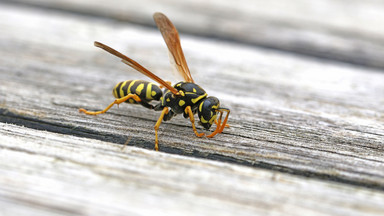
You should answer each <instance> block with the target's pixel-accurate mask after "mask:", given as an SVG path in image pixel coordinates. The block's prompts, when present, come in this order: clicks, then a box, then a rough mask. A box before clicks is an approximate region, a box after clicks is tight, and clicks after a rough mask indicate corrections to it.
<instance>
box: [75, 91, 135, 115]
mask: <svg viewBox="0 0 384 216" xmlns="http://www.w3.org/2000/svg"><path fill="white" fill-rule="evenodd" d="M130 98H133V99H134V100H135V101H136V102H138V103H140V102H141V99H140V98H139V96H137V95H135V94H128V95H127V96H124V97H122V98H119V99H116V100H115V101H113V103H111V104H110V105H109V106H107V108H105V109H104V110H102V111H98V112H90V111H87V110H85V109H83V108H81V109H79V112H83V113H85V114H87V115H98V114H102V113H105V112H107V111H108V110H109V109H110V108H111V107H112V106H113V105H115V104H121V103H123V102H125V101H127V100H128V99H130Z"/></svg>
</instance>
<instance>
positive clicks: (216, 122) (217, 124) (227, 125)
mask: <svg viewBox="0 0 384 216" xmlns="http://www.w3.org/2000/svg"><path fill="white" fill-rule="evenodd" d="M215 124H216V126H219V122H218V121H217V119H215ZM225 127H226V128H230V126H229V124H225Z"/></svg>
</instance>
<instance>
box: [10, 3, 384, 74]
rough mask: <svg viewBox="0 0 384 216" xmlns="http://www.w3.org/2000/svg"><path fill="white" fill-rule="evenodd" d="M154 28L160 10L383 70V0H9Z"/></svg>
mask: <svg viewBox="0 0 384 216" xmlns="http://www.w3.org/2000/svg"><path fill="white" fill-rule="evenodd" d="M7 2H12V3H15V2H18V3H20V4H22V5H30V6H38V7H44V8H47V9H54V10H61V11H69V12H71V13H73V12H74V13H79V14H81V15H91V16H96V17H100V16H103V17H107V18H112V19H115V20H120V21H128V22H133V23H138V24H141V25H147V26H154V24H153V21H152V14H153V13H154V12H157V11H160V12H163V13H165V14H167V15H168V16H170V18H171V19H172V20H173V21H174V22H175V24H176V26H178V28H179V30H181V31H182V32H186V33H190V34H195V35H199V36H208V37H213V38H220V39H224V40H229V41H235V42H239V43H244V44H247V45H255V46H260V47H265V48H269V49H277V50H283V51H288V52H294V53H297V54H302V55H306V56H307V55H309V56H314V57H317V58H323V59H331V60H337V61H343V62H348V63H351V64H357V65H364V66H369V67H376V68H381V69H383V68H384V61H382V59H383V58H384V45H383V44H384V30H383V28H382V26H384V15H383V13H382V11H383V10H384V3H383V2H381V1H377V0H366V1H357V0H353V1H348V2H346V1H344V0H323V1H321V2H313V1H305V0H292V1H289V2H287V1H284V0H270V1H268V2H266V1H255V0H238V1H236V3H234V2H232V1H226V2H223V1H220V0H210V1H209V2H206V1H196V0H185V1H177V0H163V1H158V0H141V1H134V0H118V1H113V2H108V1H103V0H92V1H91V0H83V1H76V0H56V1H50V0H11V1H10V0H7Z"/></svg>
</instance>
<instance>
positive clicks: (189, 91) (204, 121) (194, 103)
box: [79, 13, 230, 151]
mask: <svg viewBox="0 0 384 216" xmlns="http://www.w3.org/2000/svg"><path fill="white" fill-rule="evenodd" d="M153 19H154V20H155V22H156V25H157V27H158V29H159V30H160V32H161V34H162V36H163V38H164V40H165V43H166V44H167V47H168V50H169V52H170V58H171V61H172V62H174V63H175V65H176V69H177V71H178V72H179V73H180V74H181V75H182V76H183V77H184V81H181V82H178V83H176V84H175V85H174V86H173V87H172V86H171V84H170V83H169V82H166V81H164V80H163V79H161V78H159V77H158V76H156V75H155V74H153V73H152V72H150V71H149V70H147V69H146V68H145V67H143V66H142V65H140V64H139V63H137V62H136V61H134V60H132V59H131V58H129V57H127V56H125V55H123V54H122V53H120V52H118V51H116V50H115V49H113V48H111V47H109V46H107V45H105V44H102V43H100V42H97V41H95V43H94V45H95V46H96V47H99V48H101V49H103V50H105V51H107V52H109V53H110V54H112V55H114V56H117V57H119V58H120V59H121V61H122V62H123V63H125V64H127V65H129V66H130V67H132V68H133V69H135V70H137V71H139V72H141V73H143V74H144V75H146V76H147V77H149V78H151V79H152V80H154V81H156V82H157V83H158V84H160V86H157V85H156V84H154V83H150V82H147V81H143V80H127V81H124V82H120V83H118V84H117V85H116V86H115V87H114V88H113V95H114V96H115V98H116V100H115V101H114V102H113V103H111V104H110V105H109V106H108V107H107V108H105V109H104V110H102V111H98V112H91V111H87V110H85V109H82V108H81V109H79V111H80V112H83V113H85V114H88V115H98V114H101V113H105V112H106V111H107V110H109V109H110V108H111V107H112V106H113V105H115V104H121V103H123V102H127V103H132V104H141V105H142V106H143V107H145V108H148V109H151V110H155V111H161V114H160V117H159V119H158V120H157V122H156V124H155V136H156V137H155V150H156V151H158V150H159V141H158V130H159V127H160V124H161V122H162V121H163V120H164V121H168V120H170V119H172V117H174V116H176V115H177V114H183V116H184V118H189V119H190V121H191V123H192V129H193V132H194V133H195V134H196V136H198V137H202V136H206V137H208V138H212V137H214V136H215V135H216V134H218V133H221V132H223V130H224V128H225V127H226V126H228V125H227V120H228V116H229V113H230V110H229V109H228V108H223V107H220V102H219V99H217V98H216V97H212V96H210V97H208V95H207V93H206V92H205V91H204V89H203V88H201V87H200V86H199V85H197V84H195V82H194V81H193V79H192V76H191V73H190V71H189V68H188V65H187V62H186V60H185V57H184V53H183V50H182V48H181V44H180V38H179V33H178V32H177V30H176V28H175V26H174V25H173V24H172V22H171V21H170V20H169V19H168V18H167V17H166V16H165V15H164V14H162V13H155V14H154V15H153ZM163 87H165V89H164V90H163V91H162V90H161V88H163ZM152 100H154V101H159V103H158V104H156V105H152V104H150V102H151V101H152ZM196 112H197V114H198V117H199V120H200V121H199V124H201V125H202V126H203V127H204V128H205V129H206V130H209V128H211V126H212V124H213V123H215V124H216V125H217V126H216V129H215V130H214V131H213V132H212V133H211V134H209V135H207V134H205V133H199V132H198V131H197V129H196V126H195V119H194V115H195V114H196ZM224 112H226V113H227V114H226V116H225V118H224V121H222V118H223V113H224ZM218 116H219V117H218Z"/></svg>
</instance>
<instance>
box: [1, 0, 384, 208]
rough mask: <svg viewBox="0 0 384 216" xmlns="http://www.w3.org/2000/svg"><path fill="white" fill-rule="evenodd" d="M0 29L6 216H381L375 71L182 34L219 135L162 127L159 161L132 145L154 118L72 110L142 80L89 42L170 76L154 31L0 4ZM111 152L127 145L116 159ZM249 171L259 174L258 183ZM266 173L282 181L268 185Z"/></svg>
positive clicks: (137, 112) (181, 125) (135, 109)
mask: <svg viewBox="0 0 384 216" xmlns="http://www.w3.org/2000/svg"><path fill="white" fill-rule="evenodd" d="M176 27H177V25H176ZM0 29H2V32H4V33H3V34H0V47H1V49H0V55H1V58H0V122H3V123H2V124H1V129H0V133H1V136H0V138H1V139H2V142H1V146H0V148H1V151H0V154H1V155H2V158H5V159H4V160H0V163H1V165H0V169H1V170H2V172H3V173H4V175H1V177H0V180H1V183H0V186H1V187H2V189H0V191H1V195H0V196H1V197H2V198H1V199H0V202H2V203H3V204H4V205H5V206H7V207H8V208H7V209H8V210H7V213H9V215H15V214H13V213H15V212H14V211H16V213H24V214H25V212H28V210H30V209H35V210H34V212H36V213H35V214H36V215H39V211H41V212H47V211H48V212H53V213H52V214H58V215H60V214H61V215H62V214H66V215H70V214H85V215H95V214H96V213H99V214H104V213H110V214H114V215H119V214H121V213H120V212H122V211H128V210H129V209H127V208H128V207H127V206H126V203H125V202H124V201H126V200H127V202H128V203H134V204H133V205H132V206H136V205H137V206H136V207H134V209H133V210H132V214H133V215H134V214H137V215H141V214H148V213H152V212H153V211H155V209H159V208H161V207H164V209H171V210H172V211H164V212H166V213H169V212H173V211H174V212H176V213H179V212H181V209H185V212H184V211H183V213H186V214H188V213H190V214H194V213H196V214H200V213H202V212H203V213H204V212H207V214H209V215H212V214H215V213H217V214H219V213H220V214H224V215H226V214H228V215H230V214H231V213H234V212H236V214H237V213H238V210H239V209H240V210H241V211H240V213H241V212H243V213H244V215H247V214H255V213H256V214H261V215H264V214H265V213H268V212H270V211H271V214H277V215H282V214H284V215H286V214H290V213H292V212H296V210H297V212H299V213H302V214H308V213H311V215H312V214H315V213H316V214H319V215H320V214H331V215H345V214H348V215H368V214H372V215H380V214H381V213H382V212H383V209H382V205H381V204H380V203H382V201H383V189H384V176H383V173H384V163H383V160H384V157H383V156H384V145H383V144H384V139H383V138H384V124H383V122H384V116H383V111H384V108H383V107H384V100H383V98H384V97H383V96H384V86H383V85H382V83H384V73H382V71H380V70H375V69H370V68H364V67H356V66H353V65H350V64H344V63H335V62H334V61H326V60H319V59H316V58H311V57H303V56H298V55H295V54H289V53H285V52H279V51H272V50H266V49H262V48H256V47H248V46H243V45H239V44H233V43H227V42H223V41H215V40H208V39H201V38H197V37H192V36H188V35H183V34H182V35H181V40H182V45H183V48H184V52H185V55H186V58H187V61H188V63H189V67H190V70H191V72H192V76H193V78H194V80H195V81H196V82H197V83H199V84H200V85H201V86H202V87H204V89H205V90H206V91H207V92H208V94H209V95H214V96H216V97H218V98H219V99H220V100H221V103H222V104H223V105H225V106H226V107H229V108H230V109H231V111H232V112H231V116H230V120H229V124H230V125H231V127H230V128H229V129H226V130H225V131H224V133H223V134H221V135H218V136H216V137H215V138H213V139H208V138H197V137H196V136H195V135H194V134H193V132H192V129H191V127H190V123H189V121H188V120H186V119H183V118H182V117H176V118H174V119H172V121H170V122H165V123H163V124H162V125H161V129H160V136H159V139H160V150H161V151H162V152H160V153H157V152H154V151H147V150H144V149H143V148H147V149H153V145H154V130H153V126H154V124H155V122H156V120H157V118H158V115H159V113H156V112H151V111H148V110H146V109H143V108H142V107H140V106H133V105H125V104H124V105H121V106H120V108H119V109H118V108H117V107H114V108H113V109H111V111H109V112H108V113H107V114H104V115H99V116H86V115H83V114H80V113H78V108H80V107H84V108H87V109H91V110H100V109H103V108H104V107H106V106H107V105H108V104H109V103H110V102H112V101H113V96H112V94H111V91H112V88H113V86H114V85H115V84H116V83H118V82H119V81H123V80H127V79H145V77H143V76H142V75H141V74H140V73H138V72H135V71H133V70H131V69H129V68H128V67H127V66H125V65H124V64H122V63H121V62H119V60H118V59H116V58H114V57H112V56H110V55H108V54H107V53H105V52H103V51H101V50H99V49H97V48H95V47H93V41H95V40H98V41H101V42H104V43H106V44H108V45H110V46H111V47H114V48H116V49H117V50H119V51H121V52H123V53H125V54H127V55H128V56H129V57H131V58H133V59H134V60H136V61H138V62H140V63H141V64H142V65H143V66H145V67H147V68H148V69H150V70H151V71H153V72H154V73H156V74H157V75H159V76H160V77H163V78H164V79H166V80H170V81H172V82H175V81H179V79H177V78H175V77H174V76H173V75H172V73H170V71H171V67H170V66H169V60H168V56H167V50H166V46H165V44H164V42H163V41H162V38H161V35H160V33H159V32H158V31H156V30H155V29H152V28H146V27H142V26H137V25H131V24H127V23H121V22H115V21H113V20H107V19H105V18H102V17H99V18H97V17H86V16H81V15H76V14H68V13H60V12H57V11H47V10H45V9H36V8H23V7H20V6H11V5H5V4H4V5H3V4H2V5H1V7H0ZM4 123H7V124H4ZM10 124H12V125H10ZM200 129H201V128H199V130H200ZM44 131H47V132H44ZM63 134H67V135H63ZM112 143H114V144H124V143H127V144H128V146H127V147H126V150H125V151H124V152H121V151H118V150H117V149H119V148H120V147H122V146H121V145H114V144H112ZM24 144H25V146H24ZM133 146H136V147H140V148H135V147H133ZM108 148H109V150H108ZM111 149H112V150H111ZM44 152H46V153H44ZM166 153H173V154H174V155H170V154H166ZM175 154H178V155H175ZM127 155H129V156H127ZM130 155H132V157H138V158H140V159H137V160H140V161H137V160H133V161H132V159H131V158H130V157H131V156H130ZM180 155H183V156H180ZM184 156H188V157H184ZM191 156H192V157H195V159H193V158H191ZM206 159H209V160H206ZM159 160H160V161H159ZM175 160H176V161H179V162H180V161H183V162H180V163H179V162H177V163H176V162H175V164H174V163H173V162H174V161H175ZM212 160H216V161H217V162H212ZM171 161H172V162H171ZM23 162H24V163H23ZM141 162H142V163H141ZM57 163H60V165H55V164H57ZM108 163H112V164H111V165H110V166H107V165H105V164H108ZM184 163H186V164H188V165H185V164H184ZM39 164H40V165H39ZM206 164H214V165H212V166H214V168H212V169H211V168H208V169H205V168H204V167H205V166H208V165H206ZM200 165H201V166H200ZM239 165H246V166H248V167H244V166H239ZM209 166H211V165H209ZM228 167H230V168H228ZM136 168H137V169H140V171H137V170H135V169H136ZM151 169H154V170H152V171H151ZM227 169H229V170H232V169H235V171H233V170H232V171H226V170H227ZM237 169H240V170H241V171H236V170H237ZM128 170H129V172H128ZM148 170H149V171H148ZM45 171H46V172H45ZM146 172H151V173H149V174H148V175H145V173H146ZM152 172H155V173H152ZM13 174H14V176H13ZM136 174H137V175H136ZM290 174H294V176H292V175H290ZM84 175H85V176H84ZM166 175H169V176H166ZM248 175H250V176H251V177H247V176H248ZM259 175H260V176H266V177H265V178H263V179H262V180H260V182H259V181H256V180H255V179H258V178H259V177H260V176H259ZM276 175H277V176H278V179H279V178H283V179H284V180H283V181H281V182H280V181H278V182H277V183H276V182H275V181H276V180H275V177H274V176H276ZM143 176H145V177H143ZM136 177H137V178H136ZM176 177H178V178H176ZM143 178H144V179H148V181H147V180H145V181H143ZM286 178H287V179H286ZM10 179H11V180H10ZM126 179H128V180H126ZM218 180H220V181H218ZM40 181H42V183H39V182H40ZM44 181H47V182H48V183H44ZM127 181H128V182H127ZM159 182H160V183H161V184H160V185H161V186H154V185H156V184H155V183H159ZM218 182H219V183H218ZM261 182H264V183H261ZM290 182H295V183H293V184H294V186H292V187H291V186H288V185H287V184H289V183H290ZM109 183H110V184H109ZM76 184H79V185H78V186H75V185H76ZM264 184H265V185H264ZM23 185H24V187H23ZM49 185H52V186H51V187H50V186H49ZM266 185H268V186H266ZM213 186H217V187H213ZM232 186H233V187H234V188H232ZM71 187H73V188H71ZM11 188H14V189H11ZM164 188H165V189H164ZM200 188H202V189H201V191H200ZM93 189H96V190H95V191H93ZM232 189H233V190H232ZM280 190H281V191H280ZM66 191H70V192H71V193H68V194H66V193H65V192H66ZM130 191H133V192H132V194H133V195H134V196H136V198H135V197H132V194H130V193H129V192H130ZM191 191H192V192H191ZM282 191H283V192H282ZM40 192H42V193H40ZM72 193H75V194H74V195H70V194H72ZM88 194H89V195H88ZM228 194H236V195H234V197H233V198H231V197H230V196H228ZM292 194H295V195H294V196H292ZM28 195H32V196H30V197H29V196H28ZM291 196H292V197H294V198H290V197H291ZM48 197H49V198H50V200H47V198H48ZM157 197H160V198H159V199H156V198H157ZM164 197H168V198H170V197H171V198H170V200H169V199H168V198H167V199H166V198H164ZM161 198H164V199H161ZM200 198H201V200H200ZM123 200H124V201H123ZM135 200H140V201H141V200H145V203H143V202H135ZM34 201H36V202H34ZM178 201H179V202H178ZM192 202H193V203H195V202H197V203H196V206H197V207H196V208H194V207H195V205H189V204H190V203H192ZM103 203H105V204H104V205H103ZM148 203H149V204H148ZM178 203H180V205H181V206H177V204H178ZM18 206H23V208H20V209H18V208H15V207H18ZM36 206H37V207H36ZM80 206H85V209H82V210H79V209H80ZM148 206H152V207H151V208H150V207H148ZM218 206H219V207H218ZM339 206H341V207H339ZM129 207H131V206H129ZM47 209H48V210H47ZM200 209H203V211H202V212H200ZM204 209H209V210H207V211H204ZM176 210H177V211H176ZM4 211H5V210H4ZM226 211H227V213H225V212H226ZM211 212H212V214H210V213H211ZM11 213H12V214H11ZM179 215H180V214H179Z"/></svg>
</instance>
